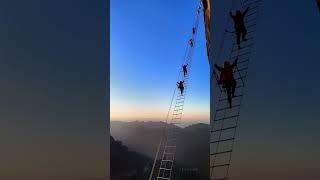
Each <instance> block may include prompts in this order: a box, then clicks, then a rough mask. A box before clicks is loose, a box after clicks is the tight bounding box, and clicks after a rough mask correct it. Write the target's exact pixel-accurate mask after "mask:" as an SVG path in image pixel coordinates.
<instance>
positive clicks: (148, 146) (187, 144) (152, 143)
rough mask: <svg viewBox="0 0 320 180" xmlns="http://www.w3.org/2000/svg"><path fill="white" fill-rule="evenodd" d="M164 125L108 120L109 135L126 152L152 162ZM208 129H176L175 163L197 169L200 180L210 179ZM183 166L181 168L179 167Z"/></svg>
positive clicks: (204, 126)
mask: <svg viewBox="0 0 320 180" xmlns="http://www.w3.org/2000/svg"><path fill="white" fill-rule="evenodd" d="M164 126H165V123H163V122H141V121H135V122H122V121H121V122H120V121H111V123H110V132H111V135H112V136H113V137H114V138H115V139H117V140H120V141H122V142H123V144H125V145H126V146H128V147H129V149H132V150H134V151H136V152H138V153H142V154H144V155H146V156H148V157H149V158H151V159H153V158H154V156H155V153H156V150H157V147H158V144H159V142H160V139H161V137H162V135H163V127H164ZM209 129H210V126H209V125H207V124H195V125H191V126H188V127H186V128H178V131H179V138H178V143H177V150H176V157H175V160H176V163H178V164H179V166H181V167H187V168H192V169H197V170H198V172H199V173H200V174H201V177H202V178H199V179H205V178H207V177H208V176H209V136H210V134H209ZM182 164H183V165H182Z"/></svg>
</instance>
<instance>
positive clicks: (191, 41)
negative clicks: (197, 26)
mask: <svg viewBox="0 0 320 180" xmlns="http://www.w3.org/2000/svg"><path fill="white" fill-rule="evenodd" d="M189 44H190V46H191V47H193V40H192V39H189Z"/></svg>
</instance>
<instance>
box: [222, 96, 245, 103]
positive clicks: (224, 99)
mask: <svg viewBox="0 0 320 180" xmlns="http://www.w3.org/2000/svg"><path fill="white" fill-rule="evenodd" d="M242 96H243V95H242V94H240V95H237V96H234V97H233V98H238V97H242ZM226 100H228V98H223V99H219V102H221V101H226Z"/></svg>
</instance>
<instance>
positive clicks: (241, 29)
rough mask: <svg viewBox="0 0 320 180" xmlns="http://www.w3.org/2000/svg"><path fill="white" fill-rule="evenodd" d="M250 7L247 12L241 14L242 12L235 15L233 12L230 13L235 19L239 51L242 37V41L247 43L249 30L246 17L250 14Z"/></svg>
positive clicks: (238, 11)
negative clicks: (245, 20) (245, 22)
mask: <svg viewBox="0 0 320 180" xmlns="http://www.w3.org/2000/svg"><path fill="white" fill-rule="evenodd" d="M248 10H249V7H247V9H246V10H244V11H243V12H241V11H240V10H237V11H236V14H235V15H233V14H232V12H230V16H231V18H232V19H233V22H234V31H235V33H236V36H237V44H238V49H240V48H241V47H240V37H241V36H242V41H246V40H247V39H246V35H247V29H246V26H245V24H244V16H245V15H246V13H247V12H248Z"/></svg>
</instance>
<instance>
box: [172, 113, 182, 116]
mask: <svg viewBox="0 0 320 180" xmlns="http://www.w3.org/2000/svg"><path fill="white" fill-rule="evenodd" d="M180 114H182V113H178V114H172V115H173V116H177V115H180Z"/></svg>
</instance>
